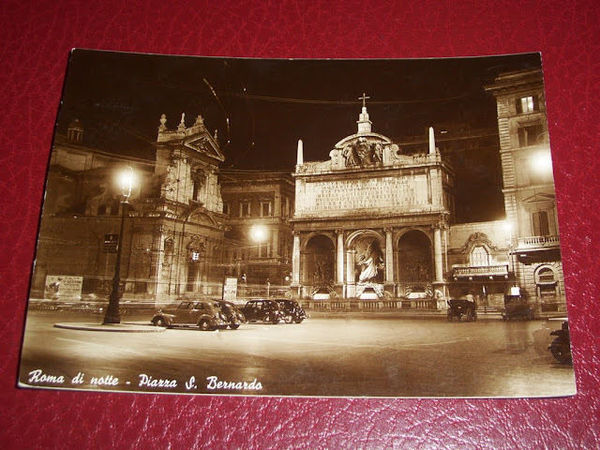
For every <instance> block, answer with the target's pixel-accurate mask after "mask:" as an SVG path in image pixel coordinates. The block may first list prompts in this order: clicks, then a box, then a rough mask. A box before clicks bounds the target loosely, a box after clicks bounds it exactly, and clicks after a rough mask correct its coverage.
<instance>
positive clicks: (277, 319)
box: [271, 316, 279, 325]
mask: <svg viewBox="0 0 600 450" xmlns="http://www.w3.org/2000/svg"><path fill="white" fill-rule="evenodd" d="M271 323H272V324H273V325H277V324H278V323H279V317H277V316H273V317H271Z"/></svg>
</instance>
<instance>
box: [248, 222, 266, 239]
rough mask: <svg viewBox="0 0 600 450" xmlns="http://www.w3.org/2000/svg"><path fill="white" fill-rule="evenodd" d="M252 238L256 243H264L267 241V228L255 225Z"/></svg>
mask: <svg viewBox="0 0 600 450" xmlns="http://www.w3.org/2000/svg"><path fill="white" fill-rule="evenodd" d="M250 237H251V238H252V240H253V241H254V242H264V241H265V240H266V239H267V228H266V227H265V226H264V225H253V226H252V228H250Z"/></svg>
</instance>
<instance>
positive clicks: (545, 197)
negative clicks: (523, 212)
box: [522, 192, 555, 203]
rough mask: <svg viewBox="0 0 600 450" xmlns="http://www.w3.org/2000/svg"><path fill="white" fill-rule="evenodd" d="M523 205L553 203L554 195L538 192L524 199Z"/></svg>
mask: <svg viewBox="0 0 600 450" xmlns="http://www.w3.org/2000/svg"><path fill="white" fill-rule="evenodd" d="M522 201H523V203H540V202H554V201H555V196H554V194H547V193H541V192H538V193H536V194H534V195H532V196H530V197H527V198H524V199H523V200H522Z"/></svg>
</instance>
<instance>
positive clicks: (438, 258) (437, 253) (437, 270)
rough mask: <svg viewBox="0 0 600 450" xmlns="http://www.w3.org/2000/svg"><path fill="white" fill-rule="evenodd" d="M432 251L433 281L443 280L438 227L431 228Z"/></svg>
mask: <svg viewBox="0 0 600 450" xmlns="http://www.w3.org/2000/svg"><path fill="white" fill-rule="evenodd" d="M433 253H434V256H435V259H434V263H435V281H436V282H437V283H443V282H444V258H443V252H442V231H441V230H440V228H439V227H436V228H434V229H433Z"/></svg>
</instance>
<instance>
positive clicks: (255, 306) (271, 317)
mask: <svg viewBox="0 0 600 450" xmlns="http://www.w3.org/2000/svg"><path fill="white" fill-rule="evenodd" d="M242 313H243V314H244V317H246V320H247V321H248V322H257V321H259V320H260V321H262V322H269V323H273V324H275V323H279V322H280V321H281V320H282V319H283V312H282V311H281V309H280V308H279V304H278V303H277V302H276V301H273V300H250V301H249V302H248V303H246V305H245V306H244V307H243V308H242Z"/></svg>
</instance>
